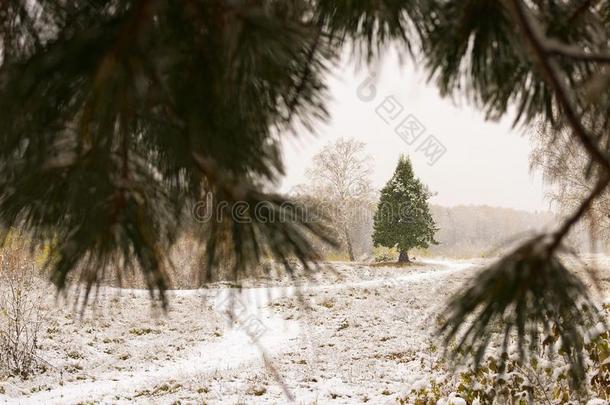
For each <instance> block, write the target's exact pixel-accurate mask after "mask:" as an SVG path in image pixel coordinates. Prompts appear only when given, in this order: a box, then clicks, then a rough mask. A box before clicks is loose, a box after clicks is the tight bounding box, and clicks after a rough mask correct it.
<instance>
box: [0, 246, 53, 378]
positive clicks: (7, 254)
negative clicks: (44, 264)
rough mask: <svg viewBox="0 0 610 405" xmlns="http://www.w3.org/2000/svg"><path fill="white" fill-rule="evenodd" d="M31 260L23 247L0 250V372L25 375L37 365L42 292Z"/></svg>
mask: <svg viewBox="0 0 610 405" xmlns="http://www.w3.org/2000/svg"><path fill="white" fill-rule="evenodd" d="M38 281H39V280H38V278H37V272H36V266H35V265H34V260H32V259H31V257H30V255H29V251H28V250H27V249H25V248H19V247H15V246H9V247H7V248H5V249H3V250H2V251H1V252H0V373H1V374H5V375H6V374H8V375H18V376H21V377H22V378H27V377H28V376H29V375H31V374H32V373H34V372H35V371H36V370H37V369H38V368H39V366H40V363H39V357H38V356H37V354H36V352H37V350H38V337H39V335H40V328H41V325H42V321H43V319H42V315H43V312H42V297H43V296H42V291H41V289H40V288H39V283H38Z"/></svg>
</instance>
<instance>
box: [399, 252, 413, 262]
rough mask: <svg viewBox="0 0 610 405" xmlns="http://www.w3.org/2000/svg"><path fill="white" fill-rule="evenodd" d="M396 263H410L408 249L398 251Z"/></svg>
mask: <svg viewBox="0 0 610 405" xmlns="http://www.w3.org/2000/svg"><path fill="white" fill-rule="evenodd" d="M398 263H411V260H409V251H408V250H401V251H400V253H399V254H398Z"/></svg>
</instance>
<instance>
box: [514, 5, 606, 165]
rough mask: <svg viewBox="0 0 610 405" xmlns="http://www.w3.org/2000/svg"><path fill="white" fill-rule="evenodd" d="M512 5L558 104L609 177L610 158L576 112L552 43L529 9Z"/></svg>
mask: <svg viewBox="0 0 610 405" xmlns="http://www.w3.org/2000/svg"><path fill="white" fill-rule="evenodd" d="M509 6H510V8H511V11H512V12H513V14H514V19H515V22H516V23H517V26H518V27H520V28H521V30H522V31H523V35H524V37H525V40H526V42H527V43H528V45H529V46H530V48H531V50H532V59H533V62H534V64H535V65H537V66H538V68H539V70H540V71H541V73H542V75H543V78H544V80H545V81H546V82H547V84H548V85H549V87H550V88H551V89H552V90H553V91H554V92H555V96H556V98H557V101H558V103H559V105H560V107H561V109H562V110H563V112H564V113H565V115H566V118H567V121H568V123H569V124H570V126H571V127H572V130H573V131H574V134H575V135H576V137H577V138H578V140H579V142H580V143H581V145H582V146H583V147H584V148H585V150H586V151H587V152H588V153H589V155H590V156H591V159H592V160H594V161H595V162H597V163H598V164H599V165H600V166H601V167H602V169H603V170H604V171H605V172H606V173H607V174H608V173H610V156H608V155H607V154H606V153H604V152H603V151H601V150H600V149H599V148H598V147H597V145H596V142H595V137H594V136H593V135H591V134H590V133H589V132H588V131H587V129H586V128H585V127H584V126H583V124H582V122H581V121H580V117H579V116H578V113H577V112H576V107H575V105H574V103H573V101H572V99H571V97H570V96H569V92H568V90H567V89H566V87H565V85H564V82H563V81H562V80H561V78H560V77H559V76H560V74H559V69H558V67H557V64H556V62H555V61H554V60H553V59H551V58H548V56H549V52H548V51H547V48H546V45H547V44H548V41H547V40H546V38H545V36H544V34H543V33H542V31H541V30H540V27H539V26H538V24H537V22H535V21H533V18H532V16H531V15H530V12H529V10H528V9H527V8H526V6H525V5H524V4H523V2H522V1H521V0H510V1H509Z"/></svg>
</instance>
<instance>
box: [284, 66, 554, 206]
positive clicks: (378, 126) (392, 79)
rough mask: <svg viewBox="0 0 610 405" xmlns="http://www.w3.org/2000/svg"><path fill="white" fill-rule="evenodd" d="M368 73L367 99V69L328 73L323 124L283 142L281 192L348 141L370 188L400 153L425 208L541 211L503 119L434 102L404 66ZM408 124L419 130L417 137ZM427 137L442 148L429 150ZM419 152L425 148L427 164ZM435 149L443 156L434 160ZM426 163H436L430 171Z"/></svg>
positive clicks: (524, 145)
mask: <svg viewBox="0 0 610 405" xmlns="http://www.w3.org/2000/svg"><path fill="white" fill-rule="evenodd" d="M376 71H377V73H376V74H375V75H374V80H375V82H374V84H373V86H374V88H375V90H376V91H375V92H374V93H375V94H373V92H372V91H370V90H371V89H372V87H371V86H369V85H368V82H366V80H367V78H369V77H370V71H369V69H368V68H364V69H360V71H359V72H356V71H355V69H354V68H353V67H351V64H349V63H344V64H343V65H342V67H340V68H338V69H337V70H336V72H335V73H334V75H333V80H332V82H331V88H330V90H331V94H332V101H331V102H330V104H329V111H330V113H331V119H330V121H329V122H327V123H325V124H320V125H318V126H317V128H316V134H314V135H301V136H300V137H298V138H296V139H294V138H292V137H286V141H285V147H284V156H285V164H286V169H287V175H286V177H285V178H284V179H283V182H282V184H281V189H282V190H283V191H289V190H290V189H291V188H292V187H294V186H296V185H298V184H301V183H304V182H305V181H306V177H305V174H304V171H305V169H306V168H307V167H309V166H310V165H311V158H312V156H313V155H314V154H315V153H316V152H318V151H319V150H320V148H321V147H322V146H323V145H325V144H326V143H328V142H330V141H332V140H333V139H336V138H338V137H353V138H356V139H358V140H360V141H362V142H365V143H366V145H367V147H366V151H367V153H368V154H370V155H371V156H372V157H373V159H374V174H373V184H374V185H375V187H377V188H381V187H382V186H383V184H385V182H386V181H387V180H388V179H389V178H390V177H391V175H392V173H393V171H394V168H395V165H396V162H397V160H398V157H399V155H400V154H401V153H404V154H407V155H408V156H409V157H410V158H411V161H412V162H413V166H414V170H415V173H416V175H417V176H418V177H419V178H420V179H421V180H422V181H423V182H424V183H425V184H427V185H428V187H429V188H430V189H431V190H432V191H433V192H435V193H437V195H436V196H435V197H433V198H432V202H433V203H436V204H441V205H445V206H454V205H459V204H487V205H493V206H501V207H510V208H518V209H524V210H528V211H535V210H547V209H548V203H547V202H546V201H545V199H544V189H543V185H542V180H541V176H540V175H537V174H532V173H531V172H530V169H529V160H528V159H529V153H530V145H529V140H528V138H527V136H524V135H523V131H522V130H518V129H512V128H511V121H510V119H509V118H507V119H504V120H502V121H500V122H493V121H485V119H484V115H483V114H482V113H481V112H479V111H477V110H476V108H474V107H473V106H471V105H469V104H468V103H466V102H460V103H458V102H456V101H455V100H451V99H446V98H441V97H440V95H439V93H438V91H437V89H436V88H435V86H434V85H433V84H427V83H426V80H425V79H426V77H425V74H424V73H423V72H422V71H416V70H415V69H414V68H413V67H412V65H411V64H408V65H404V66H402V67H401V66H400V65H399V64H398V63H397V61H396V58H394V57H390V58H388V60H386V61H385V62H384V63H382V64H381V66H379V67H378V68H376ZM363 82H365V84H364V85H362V86H361V87H360V88H361V91H360V92H359V91H358V89H359V86H360V85H361V84H362V83H363ZM388 97H389V99H388ZM414 118H415V119H417V121H418V122H419V123H420V124H421V125H422V127H423V128H421V129H420V130H417V128H418V127H417V125H418V124H417V123H416V122H415V121H414ZM386 121H387V122H386ZM403 121H404V122H405V123H406V125H407V126H408V130H404V125H403V131H402V133H403V134H405V135H404V137H405V138H406V139H407V140H408V141H410V142H412V144H410V145H409V144H408V143H407V142H405V141H404V140H403V139H401V137H400V136H399V135H398V134H397V133H396V132H395V130H396V128H397V127H399V126H400V124H401V122H403ZM424 128H425V129H424ZM418 135H419V136H418ZM430 136H433V137H434V138H435V139H437V140H438V141H439V142H440V143H441V144H442V146H439V145H435V146H430V143H431V142H432V141H433V138H430ZM426 146H430V147H429V148H427V151H428V154H429V156H426V154H425V150H426ZM443 148H444V149H446V152H445V153H444V154H442V155H441V153H442V150H443ZM435 151H436V153H434V152H435ZM436 159H438V160H436ZM432 160H436V162H435V163H434V164H430V162H431V161H432Z"/></svg>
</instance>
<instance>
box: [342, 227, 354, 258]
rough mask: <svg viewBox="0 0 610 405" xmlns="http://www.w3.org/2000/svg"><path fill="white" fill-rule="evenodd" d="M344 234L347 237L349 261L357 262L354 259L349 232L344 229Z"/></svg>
mask: <svg viewBox="0 0 610 405" xmlns="http://www.w3.org/2000/svg"><path fill="white" fill-rule="evenodd" d="M343 234H344V236H345V243H346V244H347V254H348V255H349V261H350V262H353V261H354V260H356V259H355V258H354V248H353V247H352V239H351V238H350V237H349V232H348V231H347V228H343Z"/></svg>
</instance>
